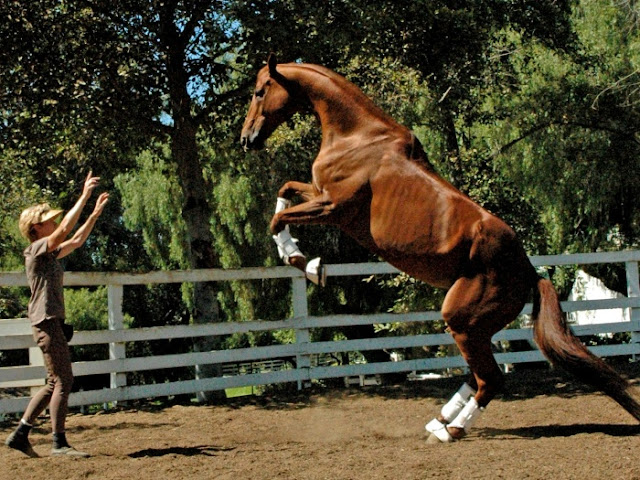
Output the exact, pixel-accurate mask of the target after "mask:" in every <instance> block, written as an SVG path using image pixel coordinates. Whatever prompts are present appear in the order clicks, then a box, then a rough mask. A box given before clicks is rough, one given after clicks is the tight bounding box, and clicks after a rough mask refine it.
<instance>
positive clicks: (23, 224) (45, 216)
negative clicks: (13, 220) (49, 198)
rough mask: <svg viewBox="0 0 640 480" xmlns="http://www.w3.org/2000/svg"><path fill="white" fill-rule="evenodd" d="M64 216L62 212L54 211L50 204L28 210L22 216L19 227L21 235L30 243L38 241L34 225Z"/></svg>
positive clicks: (39, 205)
mask: <svg viewBox="0 0 640 480" xmlns="http://www.w3.org/2000/svg"><path fill="white" fill-rule="evenodd" d="M60 214H62V210H57V209H52V208H51V207H50V206H49V204H48V203H40V204H38V205H34V206H33V207H29V208H26V209H24V210H23V211H22V213H21V214H20V221H19V222H18V227H19V228H20V233H21V234H22V236H23V237H25V238H26V239H27V240H29V241H30V242H33V241H34V240H36V236H35V233H36V232H35V230H34V229H33V226H34V225H37V224H39V223H43V222H46V221H47V220H51V219H53V218H57V217H59V216H60Z"/></svg>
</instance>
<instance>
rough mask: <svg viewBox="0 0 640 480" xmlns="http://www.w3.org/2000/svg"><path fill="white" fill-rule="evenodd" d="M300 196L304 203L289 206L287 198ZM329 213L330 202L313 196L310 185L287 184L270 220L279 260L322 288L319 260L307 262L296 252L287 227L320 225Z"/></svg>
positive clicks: (324, 278) (321, 268)
mask: <svg viewBox="0 0 640 480" xmlns="http://www.w3.org/2000/svg"><path fill="white" fill-rule="evenodd" d="M294 195H300V196H301V197H302V198H303V199H304V200H307V201H305V202H304V203H301V204H299V205H295V206H293V207H292V206H291V197H293V196H294ZM330 212H331V202H329V201H327V200H326V199H325V198H324V197H323V196H322V195H317V194H316V191H315V189H314V188H313V186H312V185H310V184H306V183H300V182H287V183H286V184H285V185H284V186H283V187H282V188H281V189H280V191H279V192H278V200H277V202H276V212H275V215H274V216H273V218H272V220H271V233H272V234H273V239H274V241H275V242H276V245H277V246H278V253H279V255H280V258H281V259H282V260H284V262H285V263H287V264H289V265H291V266H293V267H296V268H298V269H299V270H302V271H303V272H304V273H305V275H306V277H307V278H308V279H309V280H311V281H312V282H314V283H316V284H318V285H321V286H324V285H325V282H326V271H325V269H324V266H323V265H322V264H321V263H320V258H314V259H313V260H310V261H309V262H307V259H306V257H305V256H304V255H303V253H302V252H301V251H300V248H299V247H298V244H297V240H295V239H294V238H292V237H291V234H290V233H289V224H290V223H294V224H309V223H324V222H323V221H322V219H323V218H324V217H326V216H327V215H328V214H329V213H330Z"/></svg>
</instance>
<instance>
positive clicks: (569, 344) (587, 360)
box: [532, 278, 640, 421]
mask: <svg viewBox="0 0 640 480" xmlns="http://www.w3.org/2000/svg"><path fill="white" fill-rule="evenodd" d="M532 316H533V338H534V340H535V342H536V344H537V345H538V347H539V348H540V350H541V351H542V353H544V355H545V357H547V359H548V360H549V361H550V362H551V363H552V364H553V365H554V366H556V367H560V368H563V369H565V370H567V371H568V372H569V373H571V374H573V375H575V376H576V377H577V378H578V379H580V380H581V381H583V382H584V383H586V384H588V385H591V386H593V387H594V388H596V389H598V390H600V391H602V392H604V393H606V394H607V395H609V396H610V397H611V398H613V399H614V400H615V401H616V402H618V403H619V404H620V405H621V406H622V407H623V408H624V409H625V410H626V411H627V412H629V413H630V414H631V415H633V416H634V417H635V418H636V420H638V421H640V404H638V402H637V401H636V400H635V399H634V398H633V397H632V396H631V393H630V392H629V384H628V382H627V381H626V380H625V379H623V378H622V377H621V376H620V375H619V374H618V373H617V372H616V371H615V370H614V369H613V368H611V367H610V366H609V365H607V364H606V363H605V362H604V361H602V360H601V359H600V358H598V357H597V356H595V355H594V354H592V353H591V352H590V351H589V350H587V348H586V347H585V346H584V345H583V344H582V342H581V341H580V339H579V338H577V337H576V336H575V335H573V333H572V332H571V330H570V329H569V327H568V326H567V322H566V319H565V315H564V313H563V312H562V308H561V307H560V302H559V301H558V293H557V292H556V290H555V288H554V287H553V284H552V283H551V282H550V281H549V280H546V279H544V278H538V280H537V286H536V288H534V301H533V314H532Z"/></svg>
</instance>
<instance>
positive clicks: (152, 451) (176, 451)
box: [129, 445, 236, 458]
mask: <svg viewBox="0 0 640 480" xmlns="http://www.w3.org/2000/svg"><path fill="white" fill-rule="evenodd" d="M235 448H236V447H218V446H214V445H197V446H194V447H166V448H145V449H144V450H140V451H138V452H133V453H130V454H129V457H131V458H143V457H163V456H165V455H182V456H184V457H194V456H197V455H205V456H209V457H214V456H215V455H216V454H217V453H218V452H228V451H231V450H235Z"/></svg>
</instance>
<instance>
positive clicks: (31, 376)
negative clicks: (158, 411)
mask: <svg viewBox="0 0 640 480" xmlns="http://www.w3.org/2000/svg"><path fill="white" fill-rule="evenodd" d="M531 261H532V263H533V264H534V265H535V266H552V265H585V264H596V263H619V264H624V265H625V268H626V275H627V293H628V296H627V297H626V298H618V299H606V300H588V301H579V302H563V304H562V307H563V309H564V311H565V312H569V311H581V310H596V309H613V308H625V309H630V318H631V321H630V322H620V323H609V324H599V325H590V326H580V327H574V331H575V333H576V334H578V335H594V334H603V333H619V332H631V342H630V343H624V344H619V345H603V346H597V347H593V348H592V351H593V352H594V353H595V354H597V355H600V356H615V355H629V356H632V357H633V358H635V356H636V355H638V354H640V285H639V281H638V261H640V251H621V252H607V253H588V254H576V255H552V256H538V257H531ZM327 272H328V277H329V281H331V280H330V279H331V277H338V276H353V275H359V276H370V275H378V274H397V273H398V271H397V270H396V269H395V268H393V267H392V266H390V265H388V264H386V263H363V264H341V265H327ZM273 278H289V279H291V288H292V296H291V298H292V302H293V305H292V307H293V308H292V311H293V316H292V318H288V319H283V320H279V321H236V322H225V323H216V324H206V325H178V326H161V327H151V328H135V329H125V328H124V324H123V311H122V298H123V289H124V287H126V286H128V285H140V284H156V283H182V282H205V281H206V282H224V281H236V280H256V279H273ZM26 285H27V283H26V278H25V276H24V273H18V272H10V273H0V286H26ZM95 285H106V286H107V288H108V308H109V329H108V330H104V331H80V332H76V333H75V336H74V338H73V340H72V341H71V345H97V344H109V359H108V360H102V361H92V362H76V363H74V365H73V371H74V375H75V376H76V377H78V376H82V375H95V374H110V378H111V386H110V388H105V389H101V390H91V391H82V392H75V393H73V394H72V395H71V397H70V401H69V403H70V405H71V406H78V405H91V404H104V403H107V402H118V401H126V400H133V399H141V398H154V397H165V396H172V395H179V394H192V393H196V392H202V391H212V390H221V389H226V388H231V387H240V386H255V385H267V384H276V383H282V382H297V383H298V386H299V387H300V386H301V385H304V384H305V383H307V382H309V381H311V380H314V379H327V378H340V377H350V376H367V375H378V374H384V373H393V372H429V371H440V370H442V369H450V368H457V367H462V368H464V367H465V362H464V360H463V359H462V357H460V356H448V357H437V358H423V359H416V360H401V361H395V362H394V361H389V362H381V363H369V364H367V363H363V364H352V365H337V366H323V365H317V362H313V361H312V359H313V358H317V356H319V355H323V354H329V353H337V352H354V351H366V350H381V349H384V350H386V351H389V352H390V351H394V350H399V349H403V348H410V347H421V346H436V345H451V344H453V340H452V339H451V336H450V335H448V334H446V333H439V334H432V335H413V336H403V337H395V336H394V337H381V336H378V337H375V338H368V339H358V340H342V341H330V342H312V341H310V330H311V329H316V328H326V327H340V326H345V325H370V324H380V323H383V324H384V323H394V322H430V321H435V320H439V319H441V316H440V313H439V312H435V311H429V312H414V313H406V314H390V313H389V314H376V315H329V316H311V315H309V312H308V306H307V284H306V280H305V279H304V277H303V276H302V274H301V273H300V272H299V271H298V270H296V269H294V268H291V267H273V268H242V269H237V270H222V269H211V270H194V271H164V272H152V273H145V274H124V273H94V272H84V273H75V272H67V273H66V274H65V286H68V287H73V286H81V287H87V286H95ZM530 311H531V305H530V304H529V305H526V306H525V308H524V310H523V314H526V313H530ZM279 329H293V330H294V331H295V343H292V344H287V345H273V346H264V347H255V348H239V349H232V350H223V351H209V352H193V353H186V354H179V355H159V356H154V357H141V358H126V355H125V344H126V343H127V342H139V341H147V340H166V339H173V338H196V337H205V336H207V337H208V336H218V335H230V334H234V333H241V332H258V331H267V330H279ZM531 339H532V334H531V329H530V328H520V329H509V330H503V331H501V332H499V333H498V334H496V335H495V336H494V338H493V340H494V341H495V342H499V341H505V340H506V341H513V340H531ZM33 347H34V343H33V339H32V337H31V333H30V327H29V325H28V323H27V321H26V320H22V321H21V322H16V321H15V320H8V321H7V320H2V321H0V350H9V349H28V348H33ZM36 351H37V349H36ZM32 352H33V351H32ZM32 357H33V358H35V357H37V355H32ZM287 358H295V359H296V362H295V367H289V368H282V367H283V366H284V365H285V364H284V362H282V360H283V359H287ZM496 359H497V361H498V363H500V364H516V363H522V362H536V361H541V360H543V357H542V355H541V353H540V352H539V351H538V350H531V351H525V352H509V353H497V354H496ZM36 362H37V360H36ZM32 363H33V360H32ZM204 364H217V365H220V364H222V365H224V366H226V368H224V371H225V372H226V375H223V376H222V377H216V378H200V379H192V380H183V381H176V382H169V383H162V384H153V385H128V384H127V376H126V374H127V373H128V372H139V371H145V370H158V369H165V368H167V369H168V368H177V367H192V366H195V365H204ZM254 364H255V365H260V367H261V368H259V369H257V370H259V371H256V369H254V368H246V367H247V365H249V367H250V366H251V365H254ZM265 366H266V367H271V368H264V367H265ZM44 376H45V373H44V368H43V367H42V365H41V364H37V363H36V364H31V365H24V366H17V367H2V368H0V388H2V387H10V386H16V385H21V386H30V385H33V383H34V382H36V383H37V382H42V379H43V378H44ZM2 397H3V398H0V414H5V413H14V412H21V411H23V410H24V408H25V407H26V405H27V402H28V400H29V397H26V396H22V397H7V396H2Z"/></svg>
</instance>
